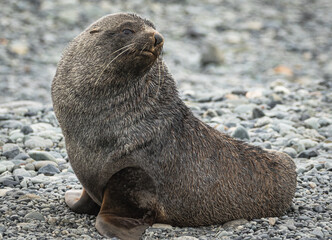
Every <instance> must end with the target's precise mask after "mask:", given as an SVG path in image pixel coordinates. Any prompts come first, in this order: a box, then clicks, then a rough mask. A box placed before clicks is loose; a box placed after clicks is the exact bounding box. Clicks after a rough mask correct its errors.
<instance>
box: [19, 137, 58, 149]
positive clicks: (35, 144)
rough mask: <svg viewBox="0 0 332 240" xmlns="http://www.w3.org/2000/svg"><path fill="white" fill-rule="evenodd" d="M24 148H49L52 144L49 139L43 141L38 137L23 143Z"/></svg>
mask: <svg viewBox="0 0 332 240" xmlns="http://www.w3.org/2000/svg"><path fill="white" fill-rule="evenodd" d="M24 144H25V146H26V147H27V148H30V149H34V148H50V147H52V146H53V142H52V140H50V139H44V138H41V137H38V136H32V137H31V138H30V139H29V140H27V141H26V142H25V143H24Z"/></svg>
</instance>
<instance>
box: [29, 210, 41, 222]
mask: <svg viewBox="0 0 332 240" xmlns="http://www.w3.org/2000/svg"><path fill="white" fill-rule="evenodd" d="M25 218H26V219H33V220H39V221H45V217H44V216H43V215H42V214H41V213H39V212H35V211H33V212H29V213H28V214H27V215H25Z"/></svg>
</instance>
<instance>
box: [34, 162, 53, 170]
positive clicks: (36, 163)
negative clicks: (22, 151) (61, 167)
mask: <svg viewBox="0 0 332 240" xmlns="http://www.w3.org/2000/svg"><path fill="white" fill-rule="evenodd" d="M49 164H52V165H54V166H58V164H57V163H55V162H53V161H36V162H33V165H34V166H35V168H36V170H39V169H40V168H42V167H44V166H46V165H49Z"/></svg>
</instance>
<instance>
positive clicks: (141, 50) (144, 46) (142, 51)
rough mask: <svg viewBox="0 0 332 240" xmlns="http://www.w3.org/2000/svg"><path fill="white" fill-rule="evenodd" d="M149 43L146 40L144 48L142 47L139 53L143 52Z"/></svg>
mask: <svg viewBox="0 0 332 240" xmlns="http://www.w3.org/2000/svg"><path fill="white" fill-rule="evenodd" d="M147 44H148V42H146V43H145V44H144V46H143V48H142V50H141V52H140V53H139V54H142V52H143V51H144V50H145V47H146V45H147Z"/></svg>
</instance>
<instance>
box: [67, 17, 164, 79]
mask: <svg viewBox="0 0 332 240" xmlns="http://www.w3.org/2000/svg"><path fill="white" fill-rule="evenodd" d="M163 44H164V39H163V37H162V35H161V34H160V33H158V32H157V31H156V29H155V26H154V25H153V23H151V22H150V21H148V20H146V19H143V18H141V17H139V16H137V15H135V14H128V13H117V14H111V15H107V16H105V17H103V18H101V19H99V20H98V21H97V22H95V23H93V24H92V25H91V26H89V27H88V28H87V29H86V30H85V31H83V32H82V33H81V34H80V35H78V36H77V37H76V38H75V39H74V40H73V41H72V43H71V44H70V46H69V47H68V49H67V51H66V53H65V55H66V58H65V59H63V61H67V62H70V65H71V66H73V65H74V67H75V68H73V69H68V71H70V72H71V71H73V72H74V73H79V74H81V75H85V76H86V80H87V81H85V84H87V82H89V81H93V82H94V84H96V83H97V84H102V83H103V82H104V83H106V82H107V83H108V84H109V83H110V81H112V80H113V81H120V79H130V78H132V76H135V77H140V76H142V75H143V74H145V73H146V72H147V71H148V70H149V69H150V68H151V66H152V65H153V64H154V63H155V62H156V59H157V58H158V56H159V55H160V53H161V51H162V47H163ZM92 74H94V75H93V76H92ZM74 78H75V77H74ZM77 79H81V78H77ZM81 80H82V79H81ZM91 83H92V82H91ZM77 84H79V83H77Z"/></svg>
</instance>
